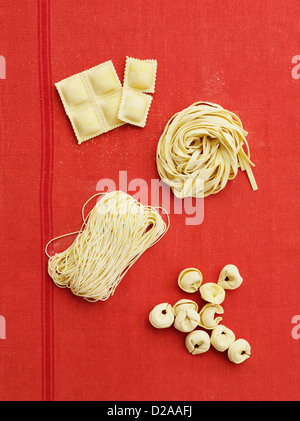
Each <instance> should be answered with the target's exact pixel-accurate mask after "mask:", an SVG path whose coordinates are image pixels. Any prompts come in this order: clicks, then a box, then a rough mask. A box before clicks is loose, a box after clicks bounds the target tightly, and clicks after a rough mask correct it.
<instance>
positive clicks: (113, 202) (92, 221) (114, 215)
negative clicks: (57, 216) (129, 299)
mask: <svg viewBox="0 0 300 421" xmlns="http://www.w3.org/2000/svg"><path fill="white" fill-rule="evenodd" d="M98 195H101V193H100V194H97V195H95V196H98ZM95 196H93V197H95ZM93 197H91V198H90V199H89V200H88V201H87V202H86V204H85V205H84V206H83V209H82V217H83V225H82V227H81V230H80V231H79V232H76V233H71V234H66V235H65V236H67V235H72V234H77V237H76V239H75V241H74V242H73V244H72V245H71V246H70V247H68V248H67V249H66V250H65V251H63V252H61V253H56V254H55V255H54V256H49V254H48V252H47V248H48V245H49V244H50V242H51V241H54V240H56V239H58V238H61V237H64V235H63V236H61V237H57V238H54V239H53V240H51V241H50V242H49V243H48V244H47V246H46V250H45V251H46V254H47V256H48V257H49V262H48V273H49V275H50V276H51V278H52V279H53V281H54V283H55V284H56V285H57V286H58V287H62V288H70V289H71V291H72V292H73V294H75V295H78V296H80V297H83V298H84V299H86V300H88V301H98V300H101V301H104V300H106V299H107V298H109V297H110V296H111V295H112V294H113V293H114V291H115V289H116V287H117V286H118V284H119V283H120V282H121V280H122V279H123V277H124V276H125V274H126V273H127V271H128V270H129V269H130V267H131V266H132V265H133V264H134V263H135V262H136V261H137V259H138V258H139V257H140V256H141V255H142V254H143V253H144V251H146V250H147V249H148V248H149V247H151V246H153V245H154V244H155V243H156V242H158V241H159V240H160V239H161V238H162V236H163V235H164V234H165V233H166V231H167V230H168V227H169V219H168V224H166V223H165V222H164V221H163V219H162V217H161V216H160V214H159V213H158V211H157V210H156V209H154V208H153V207H151V206H143V205H141V203H139V202H138V201H137V200H135V199H133V197H132V196H130V195H128V194H126V193H123V192H120V191H113V192H110V193H107V194H105V195H103V196H102V197H101V199H100V200H99V201H98V202H97V204H96V205H95V206H94V208H93V209H92V210H91V211H90V213H89V214H88V215H87V217H85V216H84V210H85V206H86V205H87V203H88V202H89V201H90V200H91V199H93ZM167 217H168V215H167Z"/></svg>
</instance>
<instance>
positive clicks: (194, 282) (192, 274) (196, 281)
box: [178, 268, 203, 293]
mask: <svg viewBox="0 0 300 421" xmlns="http://www.w3.org/2000/svg"><path fill="white" fill-rule="evenodd" d="M202 280H203V276H202V273H201V272H200V270H198V269H195V268H187V269H184V270H183V271H182V272H181V273H180V274H179V277H178V285H179V287H180V288H181V289H182V290H183V291H185V292H189V293H192V292H196V291H197V289H198V288H199V287H200V285H201V283H202Z"/></svg>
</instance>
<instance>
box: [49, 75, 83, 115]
mask: <svg viewBox="0 0 300 421" xmlns="http://www.w3.org/2000/svg"><path fill="white" fill-rule="evenodd" d="M55 86H56V88H57V90H58V92H59V95H60V97H61V100H62V102H63V104H64V106H65V107H67V108H70V109H72V108H75V107H78V106H79V105H83V104H85V103H88V102H89V93H88V89H87V87H86V85H85V83H84V81H83V78H81V77H80V76H74V77H71V78H67V79H64V80H62V81H60V82H58V83H56V84H55Z"/></svg>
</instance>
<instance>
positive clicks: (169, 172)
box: [156, 102, 257, 198]
mask: <svg viewBox="0 0 300 421" xmlns="http://www.w3.org/2000/svg"><path fill="white" fill-rule="evenodd" d="M246 136H247V132H246V131H245V130H244V129H243V126H242V123H241V120H240V119H239V117H238V116H236V115H235V114H233V113H232V112H230V111H227V110H225V109H224V108H222V107H221V106H220V105H217V104H212V103H209V102H196V103H194V104H192V105H190V106H189V107H187V108H186V109H184V110H182V111H181V112H178V113H176V114H175V115H174V116H173V117H172V118H171V119H170V120H169V122H168V123H167V125H166V127H165V129H164V132H163V134H162V135H161V137H160V139H159V142H158V145H157V152H156V163H157V170H158V173H159V175H160V177H161V179H162V180H163V181H164V182H165V183H166V184H167V185H169V186H170V187H171V188H172V190H173V192H174V194H175V196H177V197H179V198H184V197H188V196H192V197H206V196H209V195H210V194H215V193H218V192H219V191H220V190H222V189H224V187H225V186H226V184H227V182H228V180H232V179H234V178H235V176H236V175H237V172H238V168H241V170H242V171H243V170H246V172H247V174H248V177H249V180H250V183H251V186H252V188H253V190H257V185H256V182H255V179H254V176H253V173H252V170H251V166H254V164H253V163H252V162H251V161H250V150H249V146H248V143H247V141H246ZM244 147H245V149H244ZM201 180H202V181H203V182H202V183H200V182H199V181H201Z"/></svg>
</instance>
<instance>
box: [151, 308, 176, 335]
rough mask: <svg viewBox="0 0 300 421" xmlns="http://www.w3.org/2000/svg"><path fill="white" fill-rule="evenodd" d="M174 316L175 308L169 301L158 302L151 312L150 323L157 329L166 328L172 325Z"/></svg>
mask: <svg viewBox="0 0 300 421" xmlns="http://www.w3.org/2000/svg"><path fill="white" fill-rule="evenodd" d="M174 317H175V316H174V311H173V308H172V306H171V305H170V304H168V303H161V304H158V305H157V306H155V307H154V308H153V309H152V310H151V312H150V314H149V320H150V323H151V324H152V326H154V327H156V328H157V329H164V328H167V327H170V326H172V324H173V322H174Z"/></svg>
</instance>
